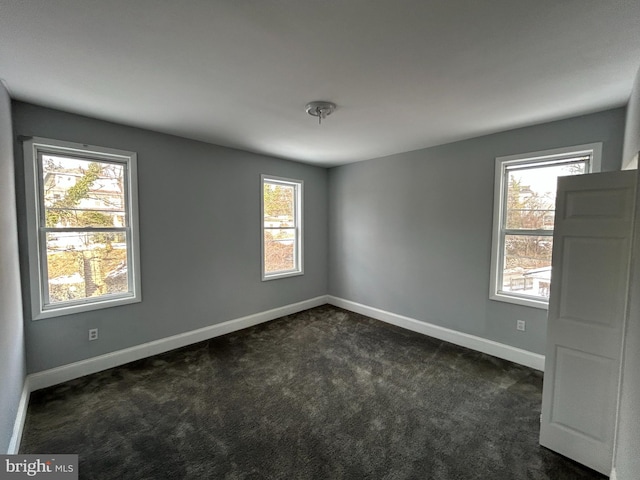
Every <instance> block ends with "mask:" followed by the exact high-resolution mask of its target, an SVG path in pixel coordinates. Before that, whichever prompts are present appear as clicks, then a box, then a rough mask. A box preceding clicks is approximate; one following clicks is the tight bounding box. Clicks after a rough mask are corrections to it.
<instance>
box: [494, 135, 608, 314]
mask: <svg viewBox="0 0 640 480" xmlns="http://www.w3.org/2000/svg"><path fill="white" fill-rule="evenodd" d="M600 152H601V144H590V145H581V146H577V147H569V148H563V149H557V150H552V151H546V152H536V153H531V154H525V155H515V156H511V157H499V158H497V159H496V185H495V189H496V190H495V201H494V202H495V205H494V232H493V248H492V262H491V292H490V297H491V298H492V299H494V300H502V301H506V302H510V303H517V304H521V305H528V306H533V307H538V308H547V305H548V298H549V287H550V283H551V253H552V250H553V224H554V216H555V198H556V188H557V179H558V177H560V176H566V175H580V174H583V173H589V172H596V171H599V170H600Z"/></svg>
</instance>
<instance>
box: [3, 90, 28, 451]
mask: <svg viewBox="0 0 640 480" xmlns="http://www.w3.org/2000/svg"><path fill="white" fill-rule="evenodd" d="M0 369H1V371H2V374H0V453H6V452H7V449H8V447H9V442H10V440H11V435H12V433H13V425H14V422H15V419H16V413H17V411H18V403H19V401H20V396H21V394H22V386H23V384H24V378H25V375H26V374H25V351H24V332H23V326H22V300H21V298H20V270H19V267H18V230H17V223H16V197H15V191H14V172H13V140H12V133H11V100H10V99H9V95H8V93H7V91H6V90H5V88H4V86H3V85H2V83H0Z"/></svg>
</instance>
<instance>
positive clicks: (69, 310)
mask: <svg viewBox="0 0 640 480" xmlns="http://www.w3.org/2000/svg"><path fill="white" fill-rule="evenodd" d="M141 301H142V298H140V295H137V296H133V295H128V296H126V297H123V296H118V297H116V298H110V299H105V300H101V301H96V302H90V303H79V304H73V305H60V306H56V307H53V308H48V309H44V310H42V311H40V312H37V313H35V314H34V315H33V317H32V318H33V320H42V319H45V318H53V317H61V316H63V315H72V314H74V313H81V312H89V311H92V310H102V309H103V308H110V307H119V306H120V305H129V304H131V303H139V302H141Z"/></svg>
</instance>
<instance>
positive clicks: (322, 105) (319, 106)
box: [305, 100, 336, 124]
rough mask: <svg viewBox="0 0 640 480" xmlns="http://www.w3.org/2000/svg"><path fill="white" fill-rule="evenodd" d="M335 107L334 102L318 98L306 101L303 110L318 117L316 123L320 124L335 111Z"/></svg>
mask: <svg viewBox="0 0 640 480" xmlns="http://www.w3.org/2000/svg"><path fill="white" fill-rule="evenodd" d="M335 109H336V104H335V103H331V102H325V101H320V100H318V101H315V102H310V103H307V106H306V107H305V110H306V112H307V113H308V114H309V115H311V116H313V117H318V124H321V123H322V120H323V119H324V118H327V117H328V116H329V115H331V114H332V113H333V112H334V111H335Z"/></svg>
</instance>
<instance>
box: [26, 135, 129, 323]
mask: <svg viewBox="0 0 640 480" xmlns="http://www.w3.org/2000/svg"><path fill="white" fill-rule="evenodd" d="M24 160H25V178H26V194H27V220H28V232H27V233H28V235H27V236H28V243H29V276H30V287H31V288H30V293H31V310H32V317H33V319H42V318H48V317H55V316H60V315H67V314H71V313H77V312H82V311H88V310H95V309H100V308H106V307H112V306H117V305H123V304H128V303H133V302H139V301H140V300H141V297H140V268H139V247H138V244H139V241H138V209H137V179H136V154H135V153H133V152H125V151H121V150H114V149H108V148H103V147H93V146H88V145H82V144H77V143H71V142H62V141H58V140H50V139H44V138H31V139H29V140H27V141H25V142H24Z"/></svg>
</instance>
